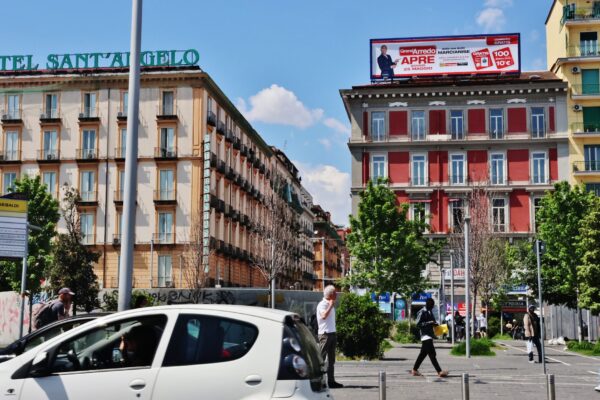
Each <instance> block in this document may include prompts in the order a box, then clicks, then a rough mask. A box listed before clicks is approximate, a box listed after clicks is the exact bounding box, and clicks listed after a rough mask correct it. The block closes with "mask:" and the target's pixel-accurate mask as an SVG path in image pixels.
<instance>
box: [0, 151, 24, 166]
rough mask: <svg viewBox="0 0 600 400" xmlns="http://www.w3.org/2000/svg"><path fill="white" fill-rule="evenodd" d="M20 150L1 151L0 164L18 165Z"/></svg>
mask: <svg viewBox="0 0 600 400" xmlns="http://www.w3.org/2000/svg"><path fill="white" fill-rule="evenodd" d="M20 163H21V151H20V150H2V151H0V164H20Z"/></svg>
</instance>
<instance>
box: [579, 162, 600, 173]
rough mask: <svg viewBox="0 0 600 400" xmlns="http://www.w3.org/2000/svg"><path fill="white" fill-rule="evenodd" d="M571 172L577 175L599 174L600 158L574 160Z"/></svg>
mask: <svg viewBox="0 0 600 400" xmlns="http://www.w3.org/2000/svg"><path fill="white" fill-rule="evenodd" d="M573 172H574V173H575V174H577V175H600V160H592V161H589V160H588V161H575V162H574V163H573Z"/></svg>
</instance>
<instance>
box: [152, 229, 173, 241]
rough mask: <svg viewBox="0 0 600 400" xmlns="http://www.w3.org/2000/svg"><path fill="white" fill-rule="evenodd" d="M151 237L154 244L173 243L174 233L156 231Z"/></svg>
mask: <svg viewBox="0 0 600 400" xmlns="http://www.w3.org/2000/svg"><path fill="white" fill-rule="evenodd" d="M152 238H153V240H154V244H175V234H174V233H172V232H158V233H155V234H154V235H153V236H152Z"/></svg>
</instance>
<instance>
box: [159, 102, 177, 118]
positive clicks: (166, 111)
mask: <svg viewBox="0 0 600 400" xmlns="http://www.w3.org/2000/svg"><path fill="white" fill-rule="evenodd" d="M156 118H158V119H177V106H174V105H173V104H163V105H162V106H160V107H157V109H156Z"/></svg>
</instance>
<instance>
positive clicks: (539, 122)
mask: <svg viewBox="0 0 600 400" xmlns="http://www.w3.org/2000/svg"><path fill="white" fill-rule="evenodd" d="M531 136H532V137H533V138H543V137H544V136H546V118H545V114H544V107H532V108H531Z"/></svg>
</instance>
